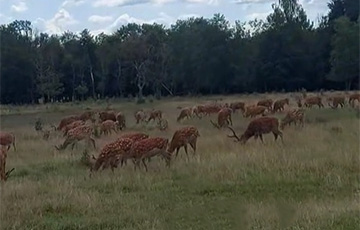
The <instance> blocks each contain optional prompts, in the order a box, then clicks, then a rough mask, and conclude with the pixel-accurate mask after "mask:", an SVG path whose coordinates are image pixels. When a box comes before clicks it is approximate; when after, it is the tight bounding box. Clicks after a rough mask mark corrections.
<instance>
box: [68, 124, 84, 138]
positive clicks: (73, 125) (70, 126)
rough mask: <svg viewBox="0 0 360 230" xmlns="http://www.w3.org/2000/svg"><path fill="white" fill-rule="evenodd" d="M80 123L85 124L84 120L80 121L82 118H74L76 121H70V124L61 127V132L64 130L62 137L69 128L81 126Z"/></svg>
mask: <svg viewBox="0 0 360 230" xmlns="http://www.w3.org/2000/svg"><path fill="white" fill-rule="evenodd" d="M81 125H85V122H84V121H82V120H76V121H73V122H71V123H70V124H67V125H66V126H65V127H64V128H63V132H64V135H63V136H64V137H65V136H66V135H67V133H68V132H69V130H71V129H73V128H76V127H78V126H81Z"/></svg>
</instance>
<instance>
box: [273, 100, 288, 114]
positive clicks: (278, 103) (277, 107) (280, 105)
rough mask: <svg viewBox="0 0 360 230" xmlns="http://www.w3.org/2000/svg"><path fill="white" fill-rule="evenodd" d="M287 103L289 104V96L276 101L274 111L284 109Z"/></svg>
mask: <svg viewBox="0 0 360 230" xmlns="http://www.w3.org/2000/svg"><path fill="white" fill-rule="evenodd" d="M285 105H289V98H284V99H280V100H277V101H275V102H274V106H273V113H276V112H280V111H283V110H284V106H285Z"/></svg>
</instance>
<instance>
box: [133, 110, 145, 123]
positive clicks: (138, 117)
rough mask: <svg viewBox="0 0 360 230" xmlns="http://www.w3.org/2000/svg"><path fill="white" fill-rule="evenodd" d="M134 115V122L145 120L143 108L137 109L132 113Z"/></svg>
mask: <svg viewBox="0 0 360 230" xmlns="http://www.w3.org/2000/svg"><path fill="white" fill-rule="evenodd" d="M134 117H135V120H136V124H139V123H140V122H145V120H146V113H145V112H144V111H143V110H139V111H137V112H135V113H134Z"/></svg>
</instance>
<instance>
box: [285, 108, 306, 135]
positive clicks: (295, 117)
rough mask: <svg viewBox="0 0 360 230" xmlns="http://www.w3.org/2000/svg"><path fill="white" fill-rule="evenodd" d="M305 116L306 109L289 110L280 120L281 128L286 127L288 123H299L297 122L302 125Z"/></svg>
mask: <svg viewBox="0 0 360 230" xmlns="http://www.w3.org/2000/svg"><path fill="white" fill-rule="evenodd" d="M304 117H305V111H304V109H294V110H291V111H289V112H288V113H287V114H286V116H285V117H284V118H283V119H281V122H280V129H282V130H283V129H284V128H285V126H286V125H291V123H295V125H296V124H297V122H299V123H300V125H301V126H304Z"/></svg>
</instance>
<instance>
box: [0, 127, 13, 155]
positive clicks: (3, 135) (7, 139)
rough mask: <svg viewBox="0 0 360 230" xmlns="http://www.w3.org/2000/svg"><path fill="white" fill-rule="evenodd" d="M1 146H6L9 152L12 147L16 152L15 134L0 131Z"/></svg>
mask: <svg viewBox="0 0 360 230" xmlns="http://www.w3.org/2000/svg"><path fill="white" fill-rule="evenodd" d="M0 145H1V146H5V147H6V148H7V151H9V149H10V146H11V145H12V146H13V148H14V150H15V151H16V145H15V135H14V134H13V133H8V132H4V131H0Z"/></svg>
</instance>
